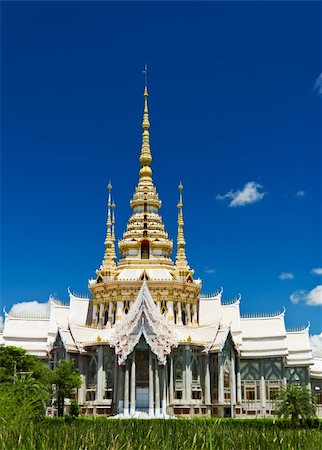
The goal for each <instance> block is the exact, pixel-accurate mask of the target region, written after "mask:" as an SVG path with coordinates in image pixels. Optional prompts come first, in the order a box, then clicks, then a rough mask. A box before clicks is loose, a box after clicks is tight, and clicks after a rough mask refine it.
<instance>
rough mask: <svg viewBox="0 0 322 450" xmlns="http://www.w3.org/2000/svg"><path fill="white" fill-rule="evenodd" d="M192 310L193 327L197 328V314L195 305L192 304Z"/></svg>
mask: <svg viewBox="0 0 322 450" xmlns="http://www.w3.org/2000/svg"><path fill="white" fill-rule="evenodd" d="M192 310H193V325H194V326H195V327H196V326H198V314H197V304H196V303H194V304H193V305H192Z"/></svg>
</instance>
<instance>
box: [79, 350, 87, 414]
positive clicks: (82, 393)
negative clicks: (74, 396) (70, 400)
mask: <svg viewBox="0 0 322 450" xmlns="http://www.w3.org/2000/svg"><path fill="white" fill-rule="evenodd" d="M79 374H80V377H81V383H82V384H81V387H80V388H79V389H78V403H79V404H80V405H83V404H84V401H85V394H86V375H85V356H81V355H80V356H79Z"/></svg>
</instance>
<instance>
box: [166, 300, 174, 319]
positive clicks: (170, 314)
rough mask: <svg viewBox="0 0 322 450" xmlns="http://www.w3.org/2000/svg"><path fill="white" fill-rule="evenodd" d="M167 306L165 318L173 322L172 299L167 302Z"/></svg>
mask: <svg viewBox="0 0 322 450" xmlns="http://www.w3.org/2000/svg"><path fill="white" fill-rule="evenodd" d="M167 308H168V312H167V319H168V321H169V322H171V323H173V322H174V313H173V301H172V300H171V301H168V302H167Z"/></svg>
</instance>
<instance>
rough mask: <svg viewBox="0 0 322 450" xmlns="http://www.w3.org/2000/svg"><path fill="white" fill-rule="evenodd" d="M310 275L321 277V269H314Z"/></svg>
mask: <svg viewBox="0 0 322 450" xmlns="http://www.w3.org/2000/svg"><path fill="white" fill-rule="evenodd" d="M311 273H313V275H322V267H316V268H315V269H312V270H311Z"/></svg>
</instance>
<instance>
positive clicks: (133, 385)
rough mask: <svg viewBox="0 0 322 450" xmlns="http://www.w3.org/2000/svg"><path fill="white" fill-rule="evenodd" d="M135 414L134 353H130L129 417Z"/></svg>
mask: <svg viewBox="0 0 322 450" xmlns="http://www.w3.org/2000/svg"><path fill="white" fill-rule="evenodd" d="M134 413H135V352H133V353H132V366H131V415H132V414H134Z"/></svg>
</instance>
